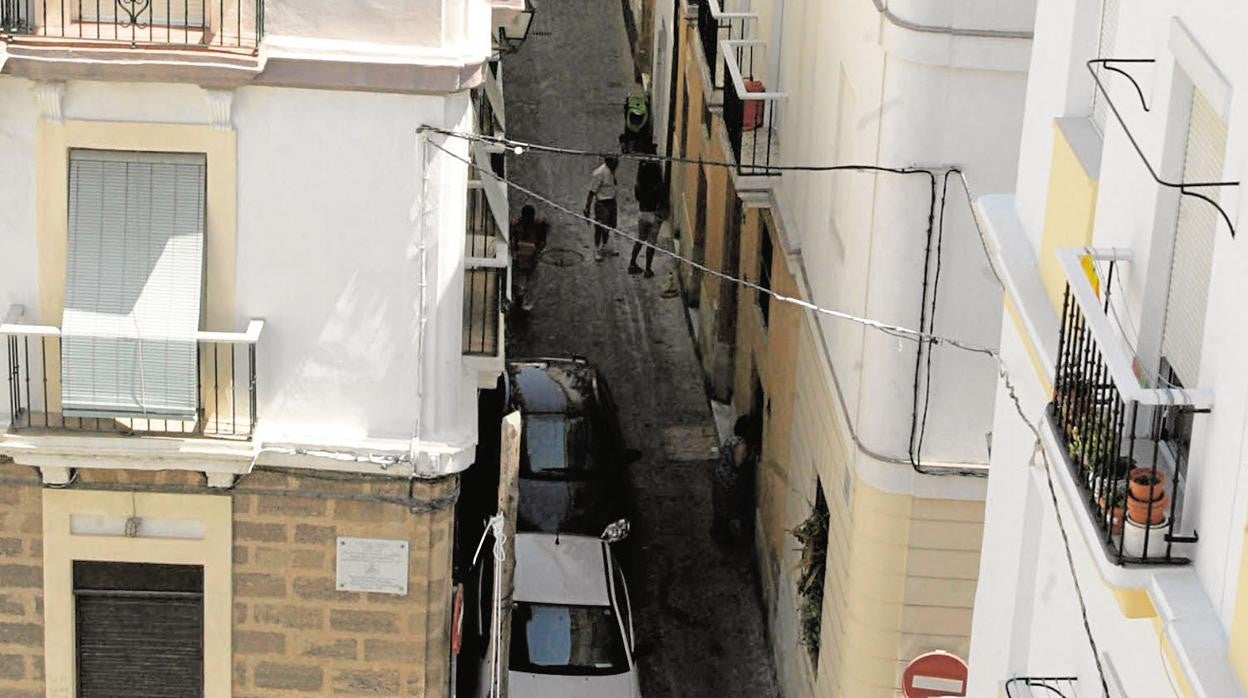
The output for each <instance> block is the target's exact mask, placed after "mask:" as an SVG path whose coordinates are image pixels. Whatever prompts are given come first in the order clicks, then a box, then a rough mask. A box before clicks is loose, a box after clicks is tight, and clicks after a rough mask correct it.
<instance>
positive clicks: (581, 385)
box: [507, 357, 641, 536]
mask: <svg viewBox="0 0 1248 698" xmlns="http://www.w3.org/2000/svg"><path fill="white" fill-rule="evenodd" d="M507 389H508V396H507V399H508V402H509V404H510V405H511V406H512V408H514V409H519V410H520V412H521V415H522V416H523V419H524V436H523V439H522V444H521V449H520V486H519V511H518V514H517V526H518V529H519V530H521V531H540V532H545V533H579V534H584V535H590V536H597V535H598V534H599V532H600V531H602V529H603V528H604V527H605V526H607V524H609V523H611V522H613V521H616V520H618V519H621V518H626V517H627V516H628V513H629V507H628V498H627V496H626V494H625V493H626V492H627V491H628V490H627V488H626V487H625V485H624V466H625V465H626V464H628V463H629V462H631V461H634V460H636V459H637V458H638V457H639V456H640V455H641V454H640V452H638V451H636V450H632V449H626V448H625V447H624V440H623V436H622V434H621V431H620V424H619V415H618V411H617V409H616V405H615V402H614V400H613V399H612V397H611V391H610V389H609V388H608V387H607V382H606V380H605V379H604V378H603V376H602V375H601V374H600V373H599V372H598V370H597V369H595V368H594V367H593V366H592V365H591V364H590V363H589V362H588V361H587V360H585V359H583V358H579V357H576V358H543V359H530V360H519V361H512V362H510V363H509V364H508V366H507Z"/></svg>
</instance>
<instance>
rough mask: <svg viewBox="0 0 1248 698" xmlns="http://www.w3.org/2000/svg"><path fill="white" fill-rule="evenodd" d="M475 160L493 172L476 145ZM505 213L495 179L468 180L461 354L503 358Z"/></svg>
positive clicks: (504, 200)
mask: <svg viewBox="0 0 1248 698" xmlns="http://www.w3.org/2000/svg"><path fill="white" fill-rule="evenodd" d="M473 160H474V162H475V163H476V164H475V165H474V167H473V170H474V171H475V170H479V169H487V170H491V171H492V168H493V165H492V164H491V153H490V152H489V150H488V149H487V148H486V147H485V146H483V145H482V144H480V143H478V144H475V145H474V146H473ZM474 174H476V173H475V172H474ZM506 211H507V193H506V190H505V189H504V188H503V185H502V184H501V183H500V182H499V181H498V180H496V179H494V178H493V177H490V176H488V175H487V176H478V177H476V178H474V179H472V180H470V181H469V182H468V205H467V215H466V220H465V226H464V232H465V237H464V321H463V342H462V351H463V353H464V355H465V356H480V357H501V356H502V341H503V340H502V337H503V298H504V293H505V291H506V289H507V278H508V266H509V259H508V251H507V241H506V238H505V237H504V236H503V234H502V231H503V230H505V229H506V226H507V218H506Z"/></svg>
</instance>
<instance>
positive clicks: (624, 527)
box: [599, 519, 629, 543]
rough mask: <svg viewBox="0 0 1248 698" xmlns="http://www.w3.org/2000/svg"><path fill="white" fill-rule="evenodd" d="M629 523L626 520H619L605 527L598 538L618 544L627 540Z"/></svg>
mask: <svg viewBox="0 0 1248 698" xmlns="http://www.w3.org/2000/svg"><path fill="white" fill-rule="evenodd" d="M628 531H629V523H628V519H620V520H619V521H615V522H612V523H610V524H608V525H607V527H606V528H605V529H603V531H602V535H601V536H599V537H600V538H602V539H603V540H605V541H606V542H608V543H619V542H620V541H622V540H624V539H625V538H628Z"/></svg>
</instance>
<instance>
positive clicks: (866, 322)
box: [420, 126, 1109, 698]
mask: <svg viewBox="0 0 1248 698" xmlns="http://www.w3.org/2000/svg"><path fill="white" fill-rule="evenodd" d="M420 130H421V131H431V132H436V133H440V134H442V135H445V136H450V137H456V138H462V139H466V140H478V141H484V140H496V141H507V139H488V138H484V137H478V136H476V135H475V134H462V133H458V132H455V131H448V130H446V129H439V128H434V127H429V126H422V127H421V128H420ZM508 142H509V143H512V144H514V145H515V147H518V148H521V149H532V150H537V151H542V152H554V153H561V154H568V155H583V156H588V155H594V156H604V157H605V156H606V155H611V156H614V157H621V156H627V155H632V156H633V157H636V158H637V159H656V160H661V159H663V158H659V157H657V156H649V155H647V154H623V153H612V152H606V153H603V152H596V151H584V150H576V149H571V148H556V147H553V146H530V144H524V143H521V142H518V141H508ZM429 144H430V145H432V146H433V147H434V148H437V149H438V150H440V151H442V152H443V153H445V154H446V155H448V156H449V157H451V158H453V159H455V160H458V161H460V162H462V163H464V164H466V165H468V166H469V167H470V168H473V169H475V170H477V171H478V172H481V173H484V174H485V175H486V176H487V177H490V178H491V179H493V180H495V181H497V182H501V183H504V184H507V185H508V186H509V187H511V188H514V189H516V190H518V191H520V192H523V193H525V194H528V195H529V196H531V197H533V198H534V199H536V200H538V201H541V202H543V203H545V204H546V205H548V206H550V207H552V208H554V209H555V210H557V211H560V212H562V213H564V214H566V215H568V216H571V217H572V218H575V219H578V220H581V221H586V222H589V223H592V224H594V225H601V224H600V223H598V222H597V221H595V220H593V219H591V218H589V217H588V216H584V215H582V214H580V213H578V212H576V211H573V210H572V209H569V208H568V207H566V206H563V205H561V204H559V203H557V202H555V201H553V200H552V199H550V198H549V197H546V196H543V195H541V194H539V193H537V192H535V191H533V190H532V189H529V188H527V187H524V186H523V185H521V184H518V183H516V182H514V181H512V180H509V179H507V178H506V177H504V176H501V175H499V174H497V173H495V172H493V171H492V170H490V169H488V168H487V169H481V168H478V167H476V165H475V164H473V163H472V162H471V161H470V160H468V159H466V158H464V157H462V156H460V155H458V154H456V153H453V152H451V151H450V150H447V149H446V148H444V147H442V145H441V144H439V143H434V142H433V141H429ZM673 160H674V161H685V162H702V163H703V164H708V163H706V162H704V161H700V160H681V159H679V158H674V159H673ZM709 164H721V165H725V166H732V167H735V164H732V163H709ZM781 169H790V170H800V171H816V172H829V171H837V170H856V171H876V172H904V173H910V172H925V173H929V174H932V170H931V169H924V168H889V167H877V166H871V165H813V166H802V167H791V166H790V167H788V168H781ZM943 171H945V172H949V173H953V174H956V175H957V176H958V179H959V180H961V182H962V189H963V192H964V194H965V196H966V201H967V205H968V206H969V207H970V209H971V212H972V217H973V218H974V219H975V228H976V230H977V232H978V234H979V239H980V245H981V247H982V248H983V250H984V255H985V257H986V259H987V261H988V266H989V269H990V270H991V272H992V274H993V276H994V277H995V278H996V280H997V283H998V284H1000V286H1001V288H1002V290H1003V291H1004V290H1005V289H1006V288H1007V286H1006V284H1005V280H1004V277H1003V275H1002V274H1001V271H1000V270H999V269H997V266H996V262H995V261H994V259H993V256H992V254H991V250H990V246H989V243H988V239H987V236H986V235H985V233H984V230H983V226H982V225H980V223H979V220H978V217H977V216H975V214H974V210H975V209H974V201H973V199H974V197H973V195H972V193H971V187H970V184H969V183H968V182H967V181H966V176H965V174H964V173H963V172H962V170H961V168H957V167H949V168H943ZM932 176H933V177H934V174H932ZM602 227H603V228H606V229H607V230H609V231H611V232H614V233H616V234H617V235H620V236H621V237H623V238H625V239H628V240H631V241H633V242H635V243H639V244H641V245H642V246H644V247H646V248H649V249H653V250H655V251H657V252H658V253H660V254H662V255H665V256H667V257H671V258H672V259H674V260H675V261H677V262H678V263H681V264H685V265H688V266H690V267H693V268H695V269H698V270H700V271H702V272H704V273H708V274H710V275H712V276H714V277H717V278H720V279H723V280H726V281H729V282H731V283H735V284H737V285H739V286H743V287H745V288H750V289H753V290H755V291H757V292H759V293H764V294H767V295H769V296H771V297H772V298H773V299H775V300H777V301H779V302H782V303H788V304H791V305H795V306H797V307H800V308H804V309H806V310H809V311H811V312H812V313H815V314H821V315H826V316H829V317H834V318H837V319H842V320H847V321H850V322H855V323H858V324H860V325H863V326H865V327H870V328H872V329H875V330H878V331H880V332H884V333H886V334H889V335H891V336H895V337H899V338H904V339H909V340H911V341H914V342H920V341H924V340H927V341H930V342H931V343H932V344H933V345H935V344H938V343H942V342H943V343H945V344H948V345H949V346H952V347H957V348H958V349H962V350H963V351H969V352H972V353H976V354H983V355H986V356H989V357H991V358H992V359H993V360H994V361H995V362H996V365H997V375H998V377H1000V379H1001V384H1002V387H1003V388H1004V389H1005V393H1006V397H1007V398H1009V400H1010V403H1011V404H1012V406H1013V407H1014V411H1015V412H1016V413H1017V414H1018V417H1019V419H1020V421H1022V422H1023V424H1024V425H1025V426H1026V427H1027V429H1028V431H1030V432H1031V434H1032V436H1033V437H1034V439H1035V440H1034V442H1033V446H1032V453H1033V459H1032V460H1033V463H1034V454H1035V453H1036V452H1037V451H1038V452H1039V453H1040V458H1041V460H1042V461H1043V462H1044V473H1045V480H1046V482H1047V484H1048V490H1049V498H1050V500H1051V501H1052V503H1053V514H1054V516H1055V518H1056V519H1057V527H1058V532H1059V533H1060V535H1061V539H1062V548H1063V550H1064V552H1065V556H1066V565H1067V569H1068V570H1069V571H1070V576H1071V581H1072V583H1073V584H1074V588H1075V596H1076V598H1077V600H1078V603H1079V614H1080V619H1081V621H1082V625H1083V631H1084V635H1085V637H1086V639H1087V641H1088V645H1089V646H1090V648H1091V651H1092V658H1093V661H1094V662H1095V665H1096V670H1097V675H1098V677H1099V678H1100V682H1101V687H1102V690H1103V692H1104V695H1105V697H1106V698H1108V696H1109V682H1108V679H1107V677H1106V674H1105V668H1104V665H1103V662H1102V661H1101V656H1100V650H1099V649H1098V646H1097V642H1096V637H1095V634H1094V633H1093V631H1092V625H1091V621H1090V620H1089V619H1088V606H1087V600H1086V598H1085V596H1084V593H1083V587H1082V585H1081V584H1080V583H1079V575H1078V572H1077V571H1076V568H1075V562H1074V554H1073V552H1072V550H1071V544H1070V535H1069V533H1068V532H1067V530H1066V522H1065V519H1064V517H1063V516H1062V512H1061V508H1060V505H1059V502H1058V497H1057V488H1056V485H1055V484H1054V482H1053V463H1052V461H1051V460H1050V459H1049V455H1048V451H1047V449H1045V447H1044V441H1043V438H1042V437H1041V434H1040V428H1039V427H1038V426H1037V425H1036V422H1035V421H1033V420H1032V419H1030V418H1029V417H1028V416H1027V413H1026V411H1025V410H1024V409H1023V405H1022V400H1021V398H1020V397H1019V396H1018V390H1017V386H1015V385H1014V381H1013V378H1012V376H1011V375H1010V372H1009V370H1008V369H1007V368H1006V365H1005V361H1004V360H1003V359H1002V358H1001V355H1000V352H999V351H998V350H997V349H995V348H992V347H984V346H980V345H976V344H973V343H969V342H963V341H961V340H956V339H953V338H950V337H943V336H938V335H934V334H932V333H929V332H923V331H921V330H914V329H911V328H907V327H902V326H899V325H891V324H889V323H884V322H880V321H878V320H872V319H871V318H866V317H859V316H856V315H852V314H850V313H844V312H841V311H837V310H833V309H831V308H824V307H821V306H818V305H816V304H814V303H809V302H807V301H803V300H801V299H800V298H793V297H791V296H787V295H784V294H781V293H777V292H775V291H773V290H771V289H767V288H763V287H761V286H759V285H758V284H755V283H752V282H750V281H749V280H747V279H741V278H738V277H735V276H732V275H729V274H726V273H724V272H721V271H719V270H717V269H712V268H710V267H707V266H706V265H704V264H701V263H700V262H696V261H694V260H692V259H689V258H687V257H684V256H682V255H680V254H678V253H676V252H673V251H670V250H668V249H666V248H663V247H660V246H658V245H656V244H653V243H650V242H647V241H644V240H641V239H640V238H638V237H636V236H633V235H630V234H628V233H626V232H624V231H623V230H620V229H619V228H614V227H611V226H605V225H604V226H602Z"/></svg>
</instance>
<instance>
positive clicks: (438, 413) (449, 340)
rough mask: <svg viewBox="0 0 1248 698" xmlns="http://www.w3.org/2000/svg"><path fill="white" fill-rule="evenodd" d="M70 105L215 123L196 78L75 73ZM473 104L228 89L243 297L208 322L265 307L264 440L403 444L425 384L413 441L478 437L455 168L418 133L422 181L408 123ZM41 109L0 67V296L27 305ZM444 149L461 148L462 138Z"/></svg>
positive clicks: (73, 115) (80, 111) (104, 115)
mask: <svg viewBox="0 0 1248 698" xmlns="http://www.w3.org/2000/svg"><path fill="white" fill-rule="evenodd" d="M64 111H65V118H66V119H98V120H110V121H136V122H138V121H154V122H180V123H208V121H209V111H208V106H207V102H206V100H205V99H204V94H203V91H202V90H200V89H199V88H197V87H192V86H186V85H159V84H110V85H101V84H93V83H79V82H73V83H70V84H69V85H68V88H67V90H66V95H65V99H64ZM468 111H469V101H468V98H467V96H466V94H460V95H452V96H449V97H439V96H413V95H393V94H373V93H364V92H331V91H317V90H294V89H284V88H267V87H247V88H241V89H239V90H237V91H236V93H235V95H234V99H233V109H232V122H233V126H234V129H235V131H236V133H237V148H238V150H237V156H238V169H237V185H238V198H237V206H238V208H237V211H238V219H237V248H236V250H237V252H236V258H235V263H236V269H237V284H236V289H235V290H236V296H237V301H236V303H237V312H236V318H235V324H234V326H233V327H212V328H204V329H212V330H236V329H241V328H242V327H244V326H245V324H246V321H247V320H248V319H250V318H263V319H264V320H265V321H266V325H265V329H264V334H263V336H262V338H261V341H260V343H259V346H258V347H257V355H258V366H257V379H258V396H259V414H260V424H259V427H258V435H257V439H258V440H259V441H267V442H274V441H276V442H287V441H289V442H302V443H309V444H316V445H343V446H366V447H368V446H371V447H374V448H388V449H400V450H406V449H407V448H408V446H409V443H410V439H411V438H412V437H413V436H414V429H415V427H416V424H417V422H418V416H420V414H421V413H420V410H421V402H420V400H419V394H420V392H421V391H422V390H423V393H424V395H425V397H426V399H425V401H424V408H425V411H424V414H423V418H422V419H421V423H422V425H423V433H422V434H421V439H422V440H423V441H425V442H429V443H432V444H438V443H445V444H455V445H457V446H461V447H471V445H472V444H473V443H475V438H476V417H475V414H476V401H475V395H476V376H475V373H470V372H468V371H466V370H465V368H464V366H463V359H462V357H461V353H460V342H461V333H460V327H461V323H462V317H461V308H462V279H463V271H462V260H463V234H464V233H463V225H464V209H465V198H466V195H465V191H466V188H465V187H466V182H467V167H466V166H465V165H464V164H463V163H461V162H458V161H456V160H454V159H453V158H451V157H449V156H447V155H444V154H441V153H439V152H438V151H436V150H433V149H432V148H430V149H428V151H427V155H428V157H429V158H430V164H429V165H428V173H429V178H430V181H429V184H428V187H427V189H426V188H425V187H424V183H423V181H422V180H423V175H424V168H425V165H424V164H422V161H421V159H420V157H419V152H418V146H417V133H416V129H417V128H418V127H419V126H420V125H422V124H431V125H435V126H441V127H446V128H467V127H468V126H469V124H470V119H469V117H468ZM37 114H38V110H37V108H36V102H35V99H34V95H33V93H32V92H31V89H30V83H28V82H26V81H22V80H16V79H13V78H7V77H0V181H4V183H5V186H3V187H0V210H4V211H5V212H6V213H5V223H4V224H3V227H0V249H2V250H3V254H0V303H3V304H4V307H5V308H7V306H8V303H12V302H22V303H24V304H26V305H27V306H28V307H30V308H32V309H33V308H34V306H36V305H37V303H36V299H37V290H36V287H35V283H36V282H35V278H34V277H35V273H34V272H35V263H34V212H33V210H34V201H35V190H34V180H33V175H34V164H35V156H34V151H33V139H34V132H35V125H36V119H37ZM446 147H447V148H449V149H451V150H452V151H454V152H457V153H459V154H460V155H466V152H467V148H466V145H465V144H464V143H463V142H462V141H456V140H451V141H449V142H447V143H446ZM209 215H213V214H212V212H209ZM422 241H424V243H425V250H426V254H425V255H424V256H422V254H421V247H422ZM423 259H427V270H428V281H429V286H428V292H429V296H428V302H427V307H428V313H427V315H425V316H423V317H424V319H426V320H427V325H426V329H427V335H426V336H427V338H428V339H427V341H426V343H425V346H424V350H423V361H424V365H423V367H422V365H421V357H420V356H419V353H418V338H419V332H420V327H421V320H422V314H421V308H422V303H421V298H420V293H419V286H418V282H419V278H420V268H421V267H420V265H421V262H422V260H423ZM32 320H33V318H32ZM422 368H423V370H424V371H425V380H426V382H425V384H424V385H423V386H421V384H420V380H421V379H420V375H421V374H420V371H421V370H422Z"/></svg>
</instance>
